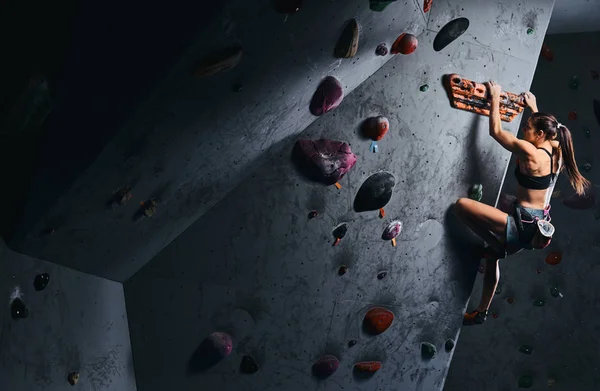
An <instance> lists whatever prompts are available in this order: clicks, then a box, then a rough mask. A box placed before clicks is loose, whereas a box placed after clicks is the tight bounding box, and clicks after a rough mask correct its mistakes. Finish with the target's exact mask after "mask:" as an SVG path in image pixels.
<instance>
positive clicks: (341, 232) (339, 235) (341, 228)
mask: <svg viewBox="0 0 600 391" xmlns="http://www.w3.org/2000/svg"><path fill="white" fill-rule="evenodd" d="M347 232H348V224H347V223H342V224H340V225H338V226H337V227H335V229H334V230H333V237H334V238H336V239H343V238H344V236H346V233H347Z"/></svg>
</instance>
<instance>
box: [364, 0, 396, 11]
mask: <svg viewBox="0 0 600 391" xmlns="http://www.w3.org/2000/svg"><path fill="white" fill-rule="evenodd" d="M395 1H396V0H369V8H370V9H371V11H377V12H381V11H383V10H384V9H386V8H387V6H388V5H390V4H392V3H393V2H395Z"/></svg>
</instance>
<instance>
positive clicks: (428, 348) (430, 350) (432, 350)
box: [421, 342, 437, 360]
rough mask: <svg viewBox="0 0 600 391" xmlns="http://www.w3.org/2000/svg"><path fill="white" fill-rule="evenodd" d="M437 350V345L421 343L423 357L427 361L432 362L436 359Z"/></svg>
mask: <svg viewBox="0 0 600 391" xmlns="http://www.w3.org/2000/svg"><path fill="white" fill-rule="evenodd" d="M436 353H437V349H436V347H435V345H433V344H432V343H429V342H422V343H421V356H422V357H423V358H424V359H426V360H431V359H432V358H434V357H435V355H436Z"/></svg>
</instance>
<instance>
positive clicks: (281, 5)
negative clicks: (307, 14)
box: [273, 0, 302, 14]
mask: <svg viewBox="0 0 600 391" xmlns="http://www.w3.org/2000/svg"><path fill="white" fill-rule="evenodd" d="M273 7H274V8H275V10H276V11H277V12H279V13H282V14H295V13H296V12H298V11H300V8H302V0H273Z"/></svg>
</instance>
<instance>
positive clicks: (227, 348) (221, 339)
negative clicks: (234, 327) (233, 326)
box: [207, 331, 233, 358]
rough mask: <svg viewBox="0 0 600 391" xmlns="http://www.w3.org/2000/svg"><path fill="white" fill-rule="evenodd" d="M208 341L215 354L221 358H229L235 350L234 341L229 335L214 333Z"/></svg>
mask: <svg viewBox="0 0 600 391" xmlns="http://www.w3.org/2000/svg"><path fill="white" fill-rule="evenodd" d="M207 340H208V341H209V342H210V344H211V345H212V348H213V353H216V354H218V355H219V356H220V358H225V357H227V356H229V354H230V353H231V350H232V349H233V340H232V338H231V336H230V335H229V334H227V333H223V332H220V331H217V332H214V333H212V334H211V335H209V336H208V337H207Z"/></svg>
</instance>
